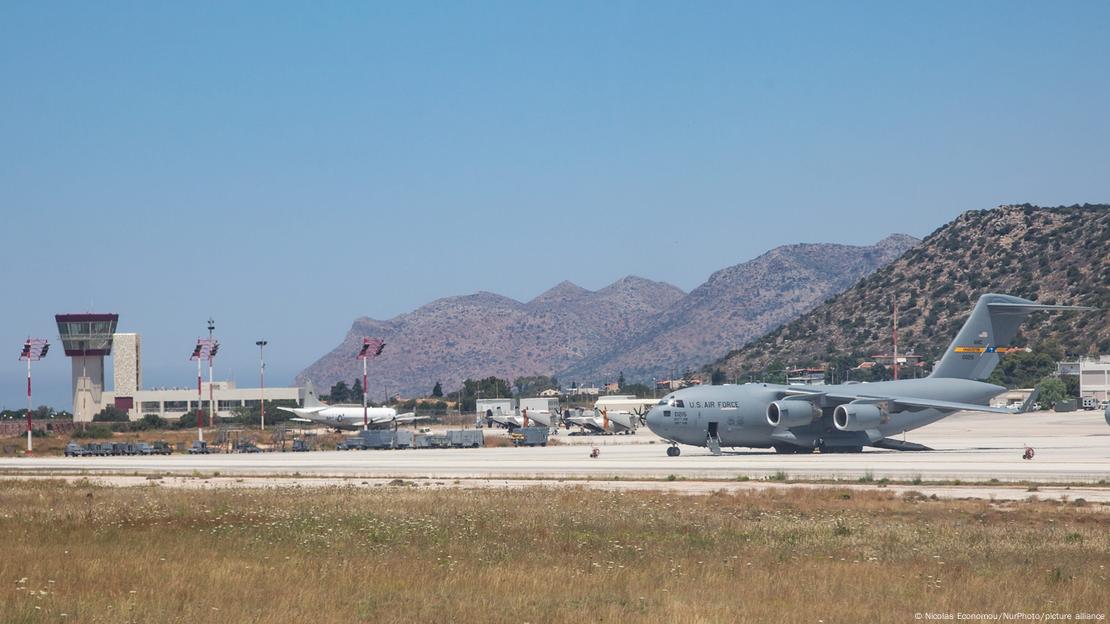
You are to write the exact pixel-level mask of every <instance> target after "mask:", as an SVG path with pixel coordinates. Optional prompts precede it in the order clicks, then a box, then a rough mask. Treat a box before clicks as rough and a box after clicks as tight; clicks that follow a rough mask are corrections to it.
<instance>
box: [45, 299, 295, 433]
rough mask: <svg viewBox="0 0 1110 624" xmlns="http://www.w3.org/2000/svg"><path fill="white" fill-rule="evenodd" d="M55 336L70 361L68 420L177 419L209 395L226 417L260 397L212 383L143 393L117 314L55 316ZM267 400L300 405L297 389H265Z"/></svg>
mask: <svg viewBox="0 0 1110 624" xmlns="http://www.w3.org/2000/svg"><path fill="white" fill-rule="evenodd" d="M54 318H55V321H56V322H57V323H58V334H59V336H60V337H61V341H62V346H63V348H64V349H65V353H66V356H68V357H69V358H71V360H72V371H73V374H72V377H73V420H74V422H91V421H92V419H93V416H95V415H96V414H97V413H98V412H100V411H101V410H103V409H104V408H105V407H107V406H109V405H112V406H115V407H116V409H119V410H121V411H124V412H127V415H128V417H130V419H131V420H139V419H141V418H142V417H143V416H145V415H146V414H156V415H158V416H160V417H161V418H167V419H171V420H173V419H177V418H181V416H183V415H184V414H185V413H186V412H189V411H192V410H195V409H197V406H198V404H199V405H200V406H201V409H204V410H205V411H207V410H208V409H209V408H208V399H209V396H212V398H213V399H214V400H215V401H216V415H217V416H219V417H221V418H230V417H232V416H234V415H235V413H234V410H235V408H238V407H256V406H257V405H258V404H259V402H260V401H261V398H262V390H260V389H259V388H237V387H236V386H235V382H233V381H214V382H213V383H212V384H211V394H209V384H208V382H203V383H202V384H201V388H200V390H201V396H200V397H198V396H197V388H196V386H192V387H189V388H168V389H153V390H144V389H143V372H142V357H141V352H142V349H141V345H142V341H141V339H140V336H139V334H134V333H119V332H116V324H117V322H118V321H119V315H118V314H58V315H55V317H54ZM107 356H111V357H112V381H113V384H112V389H111V390H108V389H107V388H106V387H105V385H104V358H105V357H107ZM265 398H266V400H267V401H278V400H287V401H297V402H298V403H299V402H301V401H303V400H304V390H303V389H302V388H288V387H287V388H281V387H275V388H266V389H265Z"/></svg>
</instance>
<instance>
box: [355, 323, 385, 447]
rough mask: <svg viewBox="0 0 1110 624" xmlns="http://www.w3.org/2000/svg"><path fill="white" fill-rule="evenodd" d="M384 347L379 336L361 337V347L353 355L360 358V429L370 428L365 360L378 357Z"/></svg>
mask: <svg viewBox="0 0 1110 624" xmlns="http://www.w3.org/2000/svg"><path fill="white" fill-rule="evenodd" d="M384 348H385V341H383V340H382V339H381V338H374V339H373V340H371V339H370V338H363V339H362V349H360V350H359V352H358V354H357V355H355V357H356V358H357V359H360V360H362V429H363V431H365V430H367V429H369V428H370V417H369V416H368V415H367V412H368V411H369V410H368V407H367V402H366V401H367V397H368V396H369V395H370V392H369V390H368V388H367V387H366V381H367V377H366V360H369V359H370V358H375V357H378V356H379V355H381V354H382V349H384Z"/></svg>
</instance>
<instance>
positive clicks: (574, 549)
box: [0, 480, 1110, 624]
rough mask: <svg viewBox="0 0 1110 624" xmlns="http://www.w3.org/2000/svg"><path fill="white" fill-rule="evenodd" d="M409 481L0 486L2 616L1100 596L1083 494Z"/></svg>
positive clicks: (1020, 607) (835, 613)
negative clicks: (1034, 496) (1059, 498)
mask: <svg viewBox="0 0 1110 624" xmlns="http://www.w3.org/2000/svg"><path fill="white" fill-rule="evenodd" d="M152 483H153V482H152ZM411 483H412V482H407V484H406V485H405V486H402V487H369V486H366V485H361V484H359V482H358V481H357V480H356V481H353V482H352V484H351V486H349V487H337V488H330V489H328V488H321V489H316V488H312V489H300V488H285V489H276V490H260V489H226V490H207V491H206V490H198V491H193V490H178V489H170V488H166V487H161V486H157V485H151V486H150V487H137V488H109V487H97V486H92V485H89V484H87V483H77V484H73V485H66V484H64V483H61V482H55V481H39V482H26V481H6V482H3V484H2V485H0V535H3V536H4V539H5V547H4V551H3V557H0V621H3V622H47V621H48V622H190V623H193V622H202V621H203V622H307V621H311V622H313V623H315V624H325V623H330V622H357V621H366V622H464V623H465V622H500V621H507V622H583V621H606V622H612V621H625V622H725V621H759V622H766V621H789V622H822V621H823V622H865V621H866V622H874V621H877V622H908V621H912V620H913V614H914V613H915V612H925V611H930V612H937V611H952V612H955V611H957V610H962V611H965V612H966V611H972V612H992V611H993V612H1002V611H1009V612H1014V611H1025V612H1038V613H1039V612H1045V611H1047V612H1077V611H1087V612H1100V613H1105V612H1107V611H1108V610H1110V583H1108V578H1110V570H1108V569H1107V566H1110V530H1108V528H1110V514H1108V513H1107V510H1106V508H1105V507H1103V506H1100V505H1091V504H1079V505H1077V504H1074V503H1060V502H1037V501H1027V502H1022V503H1012V504H1000V503H992V502H990V501H946V500H940V501H937V500H931V499H929V498H925V497H923V496H915V495H912V494H911V495H907V496H903V497H897V496H894V495H893V494H890V493H887V492H885V491H883V490H879V489H877V491H875V492H866V493H861V492H848V491H846V490H805V489H791V490H788V491H764V492H748V493H738V494H724V493H720V494H716V495H712V496H683V495H676V494H664V493H653V492H626V493H609V492H601V491H596V490H586V489H579V488H568V489H544V488H539V487H535V488H526V489H523V490H466V489H435V490H432V489H430V488H421V487H419V486H413V485H411Z"/></svg>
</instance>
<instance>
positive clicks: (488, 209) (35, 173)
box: [0, 1, 1110, 407]
mask: <svg viewBox="0 0 1110 624" xmlns="http://www.w3.org/2000/svg"><path fill="white" fill-rule="evenodd" d="M1107 111H1110V3H1108V2H1102V1H1099V2H1077V1H1076V2H1066V3H1034V2H1013V1H1006V2H929V3H925V2H917V3H888V2H874V3H829V2H817V3H782V2H766V3H752V4H747V3H738V2H726V3H720V4H715V3H710V2H699V3H681V2H669V3H661V2H646V3H629V2H602V3H598V2H583V3H572V2H548V3H540V2H515V1H512V2H504V3H478V2H423V3H407V2H401V3H396V2H394V3H364V2H352V3H346V4H345V3H341V2H330V3H323V4H320V3H307V2H301V3H278V2H266V3H262V2H207V3H183V2H175V3H157V2H130V3H118V2H95V3H94V2H6V3H3V4H2V5H0V207H2V211H3V212H2V214H3V224H2V226H0V242H2V244H3V249H4V252H5V253H4V258H3V262H2V264H0V267H2V268H0V278H2V280H3V284H4V289H3V292H4V295H5V301H4V305H3V309H4V312H3V316H2V321H3V322H2V323H0V353H7V354H8V355H10V359H8V360H7V364H5V365H3V367H0V375H2V377H0V405H2V406H8V407H19V406H22V405H23V402H24V398H23V384H24V380H23V375H24V373H23V368H22V367H21V363H20V362H18V361H17V360H16V356H17V354H18V349H19V345H20V343H21V341H22V340H23V338H25V337H26V336H27V335H28V334H30V335H36V336H45V337H50V338H54V337H56V333H57V331H56V328H55V326H54V322H53V314H54V313H57V312H71V311H72V312H77V311H86V310H92V311H110V312H117V313H119V314H120V315H121V321H120V330H121V331H138V332H141V333H142V334H143V340H144V361H145V362H144V370H145V376H146V380H145V381H146V384H147V385H148V386H154V385H188V384H190V383H191V376H192V374H193V372H192V371H193V368H192V367H191V364H190V363H189V362H188V361H187V359H186V357H187V355H188V353H189V351H190V344H191V343H192V341H193V340H194V339H195V338H196V337H197V336H198V335H199V334H201V333H203V332H204V321H205V319H207V318H208V316H209V315H212V316H214V317H215V319H216V321H217V326H218V331H217V334H218V335H219V336H220V337H221V338H222V339H223V342H224V347H223V350H222V356H223V357H222V358H221V359H220V360H219V361H218V370H217V373H218V375H219V376H220V377H228V376H233V377H235V378H236V379H237V380H238V381H239V382H240V383H241V384H247V383H253V382H254V380H255V379H256V374H257V364H256V356H257V351H256V348H255V347H254V341H255V340H256V339H258V338H260V337H265V338H267V339H269V341H270V345H271V346H270V348H269V357H268V360H269V366H268V372H269V374H270V377H269V381H270V382H272V383H281V384H284V383H288V382H290V381H291V379H292V377H293V375H294V374H296V372H297V371H299V370H300V369H301V368H302V367H303V366H305V365H307V364H309V363H310V362H311V361H313V360H314V359H315V358H316V357H318V356H319V355H321V354H323V353H324V352H326V351H327V350H329V349H331V348H332V347H334V345H335V344H337V343H338V341H339V339H340V338H341V337H342V336H343V334H344V333H345V332H346V331H347V329H348V327H349V325H350V322H351V320H352V319H354V318H355V317H356V316H360V315H368V316H373V317H376V318H389V317H392V316H394V315H396V314H399V313H403V312H405V311H408V310H411V309H412V308H414V307H417V306H419V305H421V304H423V303H426V302H428V301H430V300H432V299H434V298H437V297H441V296H446V295H452V294H462V293H469V292H473V291H477V290H490V291H494V292H498V293H501V294H505V295H508V296H511V297H515V298H517V299H521V300H527V299H529V298H531V297H533V296H535V295H536V294H538V293H540V292H542V291H543V290H545V289H547V288H548V287H550V286H551V285H553V284H555V283H556V282H559V281H561V280H564V279H569V280H571V281H574V282H576V283H578V284H580V285H582V286H585V287H587V288H599V287H602V286H604V285H606V284H608V283H609V282H611V281H613V280H615V279H617V278H619V277H621V276H623V275H627V274H636V275H641V276H644V277H648V278H653V279H659V280H665V281H669V282H671V283H674V284H676V285H678V286H680V287H682V288H683V289H687V290H689V289H690V288H693V287H694V286H696V285H697V284H698V283H700V282H701V281H702V280H704V278H705V277H706V276H707V275H708V274H709V273H710V272H712V271H713V270H716V269H718V268H721V267H724V266H727V265H730V264H734V263H736V262H740V261H743V260H746V259H749V258H752V257H754V256H756V255H758V254H759V253H761V252H763V251H765V250H766V249H768V248H770V247H773V246H775V245H779V244H783V243H792V242H803V241H806V242H825V241H827V242H843V243H870V242H873V241H875V240H878V239H879V238H881V237H883V236H885V235H886V234H888V233H890V232H896V231H897V232H906V233H909V234H913V235H916V236H923V235H925V234H927V233H928V232H930V231H932V230H933V229H934V228H936V227H937V226H939V225H940V224H942V223H944V222H945V221H947V220H949V219H950V218H952V217H954V216H955V215H957V214H959V213H960V212H962V211H964V210H968V209H981V208H990V207H993V206H995V205H998V204H1001V203H1011V202H1032V203H1040V204H1044V205H1056V204H1070V203H1076V202H1079V203H1082V202H1096V201H1107V200H1110V150H1108V149H1107V146H1108V145H1110V115H1108V114H1107ZM37 370H38V371H39V372H40V375H39V376H38V377H37V380H38V383H37V386H38V390H39V392H38V393H37V396H38V397H39V398H40V399H41V400H39V401H36V403H41V402H45V403H49V404H53V405H55V406H57V407H68V405H67V401H68V393H69V382H68V378H67V375H68V362H67V361H66V359H65V358H64V357H62V355H61V352H60V350H59V351H57V352H55V353H53V354H51V356H50V357H49V358H48V359H47V360H45V361H44V362H42V363H41V364H40V365H39V367H38V369H37ZM352 371H353V368H352Z"/></svg>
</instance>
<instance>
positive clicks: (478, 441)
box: [447, 429, 486, 448]
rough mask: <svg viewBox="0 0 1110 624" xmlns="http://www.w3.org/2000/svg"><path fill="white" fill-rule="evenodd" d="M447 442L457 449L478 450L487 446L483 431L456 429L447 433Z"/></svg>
mask: <svg viewBox="0 0 1110 624" xmlns="http://www.w3.org/2000/svg"><path fill="white" fill-rule="evenodd" d="M447 440H448V441H449V442H450V444H451V446H453V447H455V448H478V447H479V446H485V445H486V438H485V436H484V435H483V434H482V430H481V429H456V430H454V431H448V432H447Z"/></svg>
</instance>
